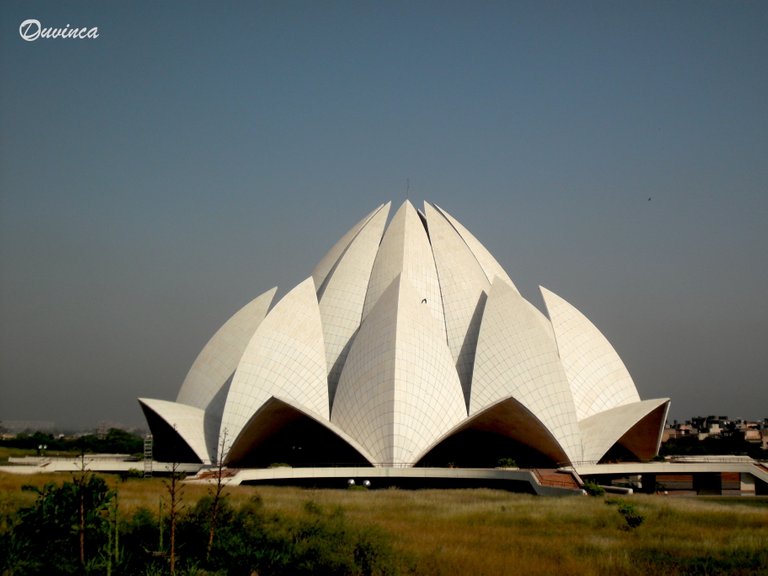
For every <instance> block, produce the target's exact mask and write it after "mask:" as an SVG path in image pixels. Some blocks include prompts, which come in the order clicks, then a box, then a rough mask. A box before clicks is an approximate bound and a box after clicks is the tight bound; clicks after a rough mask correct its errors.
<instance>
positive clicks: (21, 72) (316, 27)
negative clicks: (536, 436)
mask: <svg viewBox="0 0 768 576" xmlns="http://www.w3.org/2000/svg"><path fill="white" fill-rule="evenodd" d="M222 4H224V3H219V2H213V1H210V2H150V1H132V2H101V1H100V2H96V1H83V2H75V1H64V0H56V1H51V2H37V1H34V0H32V1H29V0H25V1H23V2H22V1H5V2H3V3H2V4H1V5H0V78H1V80H0V420H18V419H35V420H53V421H56V422H57V423H59V424H60V425H66V426H92V425H95V424H96V423H97V422H99V421H110V422H119V423H123V424H128V425H130V424H141V423H143V418H142V416H141V413H140V410H139V408H138V405H137V403H136V401H135V398H136V397H137V396H149V397H156V398H165V399H169V400H172V399H174V398H175V395H176V392H177V391H178V388H179V386H180V384H181V382H182V380H183V378H184V376H185V375H186V371H187V369H188V368H189V366H190V364H191V363H192V361H193V360H194V358H195V356H196V355H197V353H198V351H199V350H200V348H201V347H202V346H203V345H204V344H205V342H206V341H207V340H208V338H209V337H210V335H211V334H212V333H213V332H214V331H215V330H216V329H217V328H218V327H219V326H220V325H221V324H222V323H223V322H224V321H225V320H226V319H227V318H228V317H229V315H230V314H232V313H233V312H234V311H235V310H237V309H238V308H239V307H240V306H242V305H243V304H245V303H246V302H247V301H249V300H250V299H251V298H253V297H255V296H256V295H258V294H260V293H261V292H263V291H264V290H267V289H269V288H271V287H272V286H275V285H277V286H279V287H280V290H281V293H285V292H286V291H287V290H289V289H290V288H291V287H293V286H294V285H295V284H297V283H298V282H300V281H301V280H303V279H304V278H305V277H307V276H308V275H309V273H310V271H311V269H312V267H313V266H314V264H315V262H316V261H317V260H318V259H319V258H320V257H321V256H322V255H323V254H324V252H325V251H326V249H327V248H328V247H330V246H331V245H332V244H333V242H335V240H336V239H337V238H339V237H340V236H341V235H342V234H343V233H344V232H345V231H346V230H347V229H348V228H349V227H350V226H351V225H352V224H353V223H354V222H356V221H357V220H358V219H359V218H360V217H361V216H362V215H363V214H365V213H367V212H368V211H370V210H371V209H373V208H374V207H375V206H376V205H378V204H379V203H381V202H385V201H387V200H393V202H394V203H395V204H396V205H398V204H399V203H400V202H402V200H403V199H404V198H405V195H406V187H407V182H408V181H410V193H409V196H410V198H411V200H412V201H417V202H421V201H422V200H428V201H431V202H435V203H437V204H439V205H441V206H443V207H444V208H445V209H447V210H448V211H449V212H451V213H452V214H453V215H454V216H455V217H457V218H458V219H459V220H460V221H461V222H462V223H463V224H464V225H465V226H466V227H467V228H469V229H470V230H471V231H473V232H474V234H475V235H476V236H477V237H478V238H479V239H480V240H481V241H482V242H483V243H484V244H485V245H486V246H487V247H488V248H489V250H491V252H492V253H493V254H494V255H495V256H496V257H497V259H498V260H499V261H500V262H501V264H502V265H503V266H504V267H505V268H506V269H507V271H508V272H509V274H510V276H511V277H512V279H513V280H514V281H515V283H516V284H517V285H518V287H519V288H520V289H521V291H522V292H523V294H524V295H525V296H526V297H528V298H529V299H531V300H532V301H533V302H534V303H535V304H536V305H539V306H540V305H541V300H540V297H539V295H538V289H537V286H538V285H539V284H541V285H544V286H546V287H547V288H549V289H551V290H553V291H555V292H556V293H558V294H560V295H561V296H562V297H564V298H565V299H566V300H568V301H570V302H571V303H572V304H574V305H575V306H576V307H578V308H579V309H581V310H582V311H583V312H584V313H585V314H586V315H587V316H588V317H589V318H590V319H591V320H592V321H593V322H594V323H595V324H596V325H597V326H598V327H599V328H600V329H601V330H602V331H603V332H604V333H605V334H606V336H607V337H608V338H609V340H611V342H612V343H613V344H614V346H615V347H616V349H617V350H618V352H619V354H620V355H621V356H622V358H623V359H624V361H625V363H626V364H627V366H628V368H629V370H630V372H631V373H632V375H633V377H634V380H635V383H636V384H637V387H638V389H639V392H640V395H641V397H643V398H652V397H661V396H669V397H671V398H672V411H671V416H672V417H673V418H685V417H688V416H692V415H695V414H727V415H729V416H732V417H736V416H741V417H749V418H756V417H764V416H768V352H767V351H768V332H767V331H766V327H767V326H768V298H767V296H768V293H767V292H766V287H767V286H768V73H766V62H768V3H766V2H757V1H750V2H743V1H732V2H731V1H729V2H725V1H722V2H709V1H708V2H701V1H698V0H697V1H693V2H686V1H676V2H614V1H611V2H597V3H594V2H589V3H587V2H570V1H568V2H480V3H477V2H468V1H464V2H389V1H388V2H368V1H349V2H325V1H319V2H318V1H309V0H306V1H302V2H283V1H279V2H278V1H274V2H241V3H237V2H228V3H226V5H222ZM27 18H36V19H38V20H40V21H41V23H42V25H43V26H54V27H61V26H65V25H67V24H69V25H70V27H93V26H96V27H98V30H99V38H98V39H95V40H62V39H57V40H51V39H48V40H43V39H40V40H37V41H35V42H25V41H24V40H22V39H21V37H20V35H19V25H20V24H21V22H22V21H23V20H25V19H27ZM649 198H650V200H649Z"/></svg>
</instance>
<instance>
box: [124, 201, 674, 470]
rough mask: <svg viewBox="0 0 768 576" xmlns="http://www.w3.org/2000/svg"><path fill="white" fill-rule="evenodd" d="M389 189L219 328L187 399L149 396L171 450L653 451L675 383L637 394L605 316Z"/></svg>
mask: <svg viewBox="0 0 768 576" xmlns="http://www.w3.org/2000/svg"><path fill="white" fill-rule="evenodd" d="M389 215H390V204H389V203H387V204H384V205H381V206H379V207H378V208H376V209H375V210H374V211H373V212H371V213H370V214H368V215H367V216H365V217H364V218H363V219H362V220H360V222H358V223H357V224H356V225H355V226H353V227H352V228H351V229H350V230H349V231H348V232H347V233H346V234H345V235H344V236H343V237H342V238H341V239H340V240H339V241H338V242H337V243H336V244H335V245H334V246H333V247H332V248H331V249H330V251H329V252H328V253H327V254H326V255H325V256H324V257H323V258H322V259H321V260H320V262H319V263H318V264H317V266H316V267H315V269H314V270H313V271H312V274H311V276H309V277H308V278H307V279H306V280H304V281H303V282H301V283H300V284H299V285H298V286H296V287H294V288H293V289H292V290H290V291H289V292H288V293H287V294H286V295H285V296H283V297H282V298H281V299H280V300H278V301H274V299H275V294H276V291H277V289H276V288H273V289H272V290H269V291H268V292H265V293H264V294H261V295H260V296H258V297H256V298H255V299H254V300H253V301H252V302H250V303H249V304H247V305H246V306H244V307H243V308H242V309H241V310H239V311H238V312H236V313H235V314H234V316H232V317H231V318H230V319H229V320H228V321H227V322H226V323H225V324H224V325H223V326H222V327H221V328H220V329H219V330H218V332H216V333H215V334H214V335H213V337H212V338H211V339H210V341H209V342H208V343H207V344H206V346H205V347H204V348H203V350H202V351H201V352H200V354H199V356H198V357H197V359H196V360H195V362H194V364H193V365H192V367H191V369H190V370H189V373H188V375H187V377H186V379H185V380H184V382H183V384H182V385H181V389H180V390H179V393H178V396H177V397H176V400H175V401H168V400H155V399H148V398H141V399H139V402H140V404H141V407H142V409H143V411H144V414H145V416H146V418H147V421H148V423H149V425H150V428H151V430H152V433H153V435H154V438H155V454H156V457H158V459H166V460H174V461H185V462H198V463H202V464H211V463H216V462H224V463H225V464H227V465H229V466H237V467H253V468H259V467H267V466H269V465H270V464H274V463H286V464H289V465H291V466H294V467H327V466H344V465H353V466H363V467H365V466H367V467H375V468H380V467H398V468H411V467H433V468H434V467H445V468H448V467H450V468H454V467H466V468H469V467H494V466H496V465H497V463H498V462H499V461H510V460H514V461H515V462H516V463H518V464H519V465H521V466H576V465H589V464H596V463H601V462H607V461H614V460H624V461H626V460H634V461H645V460H649V459H651V458H653V457H654V456H655V455H656V454H657V452H658V449H659V443H660V439H661V433H662V429H663V426H664V422H665V419H666V415H667V411H668V409H669V399H667V398H659V399H654V400H641V399H640V397H639V395H638V392H637V389H636V387H635V384H634V382H633V381H632V377H631V376H630V375H629V372H628V371H627V369H626V367H625V366H624V364H623V362H622V361H621V359H620V358H619V356H618V354H617V353H616V351H615V350H614V349H613V347H612V346H611V344H610V343H609V342H608V340H607V339H606V338H605V337H604V336H603V335H602V334H601V333H600V331H599V330H598V329H597V328H596V327H595V326H594V325H593V324H592V323H591V322H590V321H589V320H588V319H587V318H586V317H585V316H584V315H583V314H581V313H580V312H579V311H578V310H577V309H576V308H574V307H573V306H572V305H571V304H569V303H568V302H566V301H565V300H564V299H563V298H561V297H560V296H558V295H556V294H555V293H553V292H551V291H549V290H547V289H545V288H541V292H542V295H543V299H544V303H545V305H546V314H543V313H542V312H541V311H539V310H538V309H537V308H536V307H535V306H533V305H532V304H531V303H530V302H528V301H527V300H526V299H525V298H523V296H521V295H520V293H519V292H518V290H517V288H516V287H515V284H514V283H513V282H512V280H511V279H510V277H509V276H508V275H507V273H506V272H505V271H504V270H503V269H502V267H501V266H500V265H499V263H498V262H497V261H496V260H495V259H494V257H493V256H492V255H491V254H490V253H489V252H488V250H486V248H485V247H484V246H483V245H482V244H481V243H480V242H479V241H478V240H477V239H476V238H475V237H474V236H473V235H472V234H471V233H470V232H469V231H468V230H467V229H466V228H464V226H462V225H461V224H460V223H459V222H458V221H457V220H456V219H455V218H453V217H452V216H451V215H450V214H448V213H447V212H446V211H445V210H443V209H442V208H440V207H438V206H436V205H433V204H429V203H425V204H424V209H423V211H422V210H418V209H416V208H415V207H414V206H413V205H412V204H411V203H410V202H409V201H406V202H405V203H404V204H402V205H401V206H400V208H399V209H398V210H397V212H395V214H394V216H392V218H391V220H389Z"/></svg>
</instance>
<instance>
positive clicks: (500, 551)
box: [0, 474, 768, 576]
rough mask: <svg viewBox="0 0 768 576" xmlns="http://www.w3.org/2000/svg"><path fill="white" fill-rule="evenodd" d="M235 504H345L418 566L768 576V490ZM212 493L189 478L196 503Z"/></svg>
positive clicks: (441, 570) (284, 511)
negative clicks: (631, 522)
mask: <svg viewBox="0 0 768 576" xmlns="http://www.w3.org/2000/svg"><path fill="white" fill-rule="evenodd" d="M68 479H69V475H66V474H63V475H48V476H21V477H17V476H11V475H6V474H0V504H1V505H2V509H3V511H9V510H11V509H12V508H13V507H14V506H18V505H28V504H29V499H30V493H28V492H24V493H22V492H21V490H20V488H21V485H23V484H35V485H38V486H41V485H42V484H44V483H45V482H50V481H54V482H59V483H60V482H62V481H64V480H68ZM107 479H108V482H109V484H110V485H111V486H112V487H113V488H116V489H117V490H118V491H119V494H120V506H121V510H122V511H124V513H130V512H131V511H132V510H136V509H138V508H139V507H146V508H148V509H149V510H157V509H158V507H159V503H160V500H161V499H162V498H167V492H166V491H165V489H164V487H163V483H162V480H159V479H149V480H128V481H126V482H121V481H120V480H119V479H117V478H115V477H107ZM227 493H228V494H229V496H228V498H229V500H230V503H231V504H232V506H234V507H238V506H241V505H244V504H245V503H247V502H248V501H250V500H251V498H253V497H254V496H259V497H260V498H261V500H262V501H263V504H264V508H265V509H266V510H267V511H269V512H272V513H277V514H281V515H284V516H286V517H294V518H299V517H301V515H302V514H304V513H305V511H306V503H307V502H313V503H314V504H316V505H318V506H321V507H322V508H324V509H327V510H332V509H336V508H339V509H341V510H342V511H343V513H344V516H345V517H346V518H347V519H348V520H349V521H350V522H351V523H354V524H356V525H360V526H377V527H379V528H381V529H382V530H383V531H384V532H385V533H387V534H389V535H390V537H391V542H392V544H393V546H394V549H395V550H396V552H397V556H398V558H399V566H400V571H401V573H404V574H408V573H412V574H426V575H442V574H446V575H448V574H451V575H453V574H473V576H478V575H484V574H487V575H497V574H513V573H515V574H516V573H524V572H527V573H530V574H556V573H558V574H594V575H609V574H610V575H622V574H624V575H646V574H649V575H654V574H658V575H662V574H663V575H665V576H667V575H678V574H679V575H705V574H736V575H739V574H743V575H746V574H768V499H767V498H743V499H738V498H706V499H704V498H669V497H662V496H642V495H635V496H629V497H624V498H622V500H623V501H624V502H625V503H630V504H631V505H632V506H633V507H634V509H635V510H636V511H637V512H638V513H639V514H641V515H642V516H643V518H644V521H643V523H642V524H641V525H640V526H639V527H637V528H635V529H630V528H628V527H627V524H626V522H625V521H624V518H623V517H622V516H621V514H619V513H618V510H617V509H618V506H616V505H611V504H610V503H611V502H615V499H611V498H610V497H608V498H589V497H575V496H574V497H567V498H544V497H535V496H527V495H520V494H512V493H507V492H503V491H496V490H483V489H480V490H418V491H405V490H370V491H349V490H310V489H299V488H277V487H266V486H264V487H248V486H243V487H237V488H231V489H228V490H227ZM206 494H207V489H206V487H205V486H199V485H187V486H185V488H184V502H185V504H186V505H187V506H188V507H192V505H193V504H194V503H195V502H196V501H197V500H198V499H199V498H201V497H202V496H205V495H206Z"/></svg>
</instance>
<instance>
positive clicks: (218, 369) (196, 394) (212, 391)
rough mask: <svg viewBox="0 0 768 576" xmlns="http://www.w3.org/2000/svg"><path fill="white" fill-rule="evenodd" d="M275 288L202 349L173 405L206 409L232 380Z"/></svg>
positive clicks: (218, 331)
mask: <svg viewBox="0 0 768 576" xmlns="http://www.w3.org/2000/svg"><path fill="white" fill-rule="evenodd" d="M275 292H277V288H272V289H271V290H268V291H266V292H264V293H263V294H261V295H260V296H258V297H257V298H255V299H253V300H251V301H250V302H249V303H248V304H246V305H245V306H243V307H242V308H241V309H240V310H238V311H237V312H236V313H235V314H234V315H233V316H232V317H231V318H230V319H229V320H227V321H226V323H225V324H224V325H223V326H222V327H221V328H219V329H218V330H217V331H216V333H215V334H214V335H213V336H212V337H211V339H210V340H209V341H208V343H207V344H206V345H205V346H204V347H203V349H202V350H201V351H200V354H198V356H197V358H196V359H195V361H194V363H193V364H192V367H191V368H190V369H189V372H188V373H187V377H186V378H185V379H184V383H183V384H182V385H181V389H180V390H179V394H178V396H177V397H176V402H179V403H181V404H189V405H190V406H197V407H198V408H202V409H206V408H207V407H208V405H209V404H210V403H211V401H212V400H213V399H214V397H215V396H216V395H217V394H218V393H219V391H220V390H221V389H222V387H223V386H224V385H225V384H226V382H227V380H229V378H230V377H231V376H232V374H233V373H234V371H235V368H237V364H238V363H239V362H240V357H241V356H242V355H243V352H244V351H245V347H246V346H247V345H248V342H249V341H250V339H251V337H252V336H253V333H254V332H255V331H256V328H258V326H259V324H260V323H261V321H262V320H264V317H265V316H266V315H267V310H269V306H270V304H271V303H272V300H273V299H274V297H275Z"/></svg>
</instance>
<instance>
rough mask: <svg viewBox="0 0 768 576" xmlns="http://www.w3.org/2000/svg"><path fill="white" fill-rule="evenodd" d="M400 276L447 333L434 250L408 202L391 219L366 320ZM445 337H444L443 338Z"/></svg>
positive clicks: (372, 281)
mask: <svg viewBox="0 0 768 576" xmlns="http://www.w3.org/2000/svg"><path fill="white" fill-rule="evenodd" d="M398 276H401V277H402V278H404V279H406V280H408V282H410V283H411V285H412V286H413V287H414V288H415V289H416V293H417V294H418V295H420V296H421V301H422V302H423V303H424V304H425V305H426V308H427V310H429V311H430V312H431V313H432V315H433V316H434V317H435V320H437V322H438V325H439V327H440V329H441V330H442V331H443V333H445V319H444V315H443V300H442V297H441V295H440V282H439V281H438V279H437V270H436V269H435V258H434V256H433V255H432V247H431V246H430V244H429V238H428V237H427V232H426V230H425V229H424V224H423V223H422V220H421V218H420V217H419V215H418V214H417V213H416V210H415V208H414V207H413V206H412V205H411V203H410V202H409V201H407V200H406V201H405V202H404V203H403V205H402V206H400V209H399V210H398V211H397V213H396V214H395V216H394V217H393V218H392V222H390V223H389V226H387V231H386V232H385V233H384V238H382V240H381V246H380V248H379V252H378V254H377V255H376V262H375V263H374V265H373V271H372V272H371V278H370V283H369V284H368V294H367V295H366V297H365V307H364V309H363V318H365V317H366V316H367V315H368V313H369V312H370V311H371V310H372V309H373V307H374V306H375V305H376V303H377V302H378V301H379V298H380V297H381V295H382V294H383V293H384V291H385V290H386V289H387V288H388V287H389V286H390V284H392V281H393V280H394V279H395V278H397V277H398ZM445 338H446V336H445V335H444V334H443V339H444V340H445Z"/></svg>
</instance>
